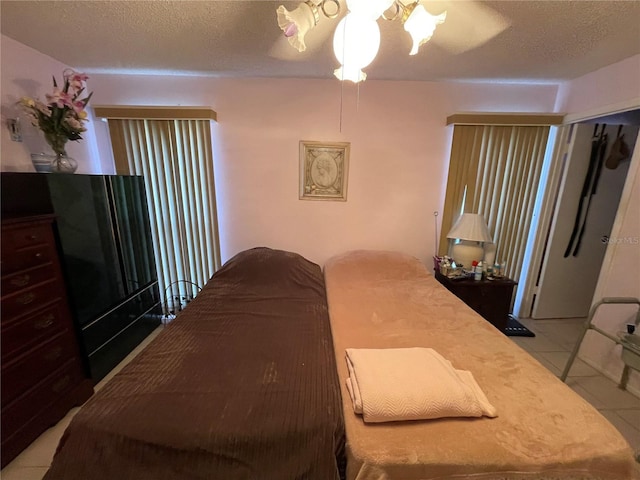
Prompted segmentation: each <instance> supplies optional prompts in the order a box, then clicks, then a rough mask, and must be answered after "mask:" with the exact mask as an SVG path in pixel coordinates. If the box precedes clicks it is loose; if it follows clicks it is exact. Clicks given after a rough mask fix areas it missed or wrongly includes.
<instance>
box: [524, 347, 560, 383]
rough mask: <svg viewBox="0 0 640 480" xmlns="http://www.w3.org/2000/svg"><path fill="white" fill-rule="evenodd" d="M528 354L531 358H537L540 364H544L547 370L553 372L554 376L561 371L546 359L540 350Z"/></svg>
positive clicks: (558, 374)
mask: <svg viewBox="0 0 640 480" xmlns="http://www.w3.org/2000/svg"><path fill="white" fill-rule="evenodd" d="M529 354H530V355H531V356H532V357H533V358H535V359H536V360H538V361H539V362H540V363H541V364H542V366H544V367H545V368H546V369H547V370H549V371H550V372H551V373H553V374H554V375H555V376H556V377H559V376H560V374H561V373H562V370H560V369H559V368H558V367H556V366H555V365H554V364H553V363H551V362H550V361H549V360H547V359H546V358H545V357H544V356H543V354H542V352H529Z"/></svg>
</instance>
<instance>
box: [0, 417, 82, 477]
mask: <svg viewBox="0 0 640 480" xmlns="http://www.w3.org/2000/svg"><path fill="white" fill-rule="evenodd" d="M79 410H80V408H79V407H76V408H73V409H71V410H70V411H69V413H67V415H66V416H65V417H64V418H63V419H62V420H60V421H59V422H58V423H57V424H56V425H55V426H53V427H51V428H50V429H48V430H46V431H45V432H44V433H43V434H42V435H40V436H39V437H38V439H37V440H36V441H35V442H33V443H32V444H31V445H29V446H28V447H27V448H26V449H25V450H23V451H22V453H20V455H18V456H17V457H16V458H15V459H14V460H13V461H12V462H11V463H12V464H15V465H16V466H22V467H47V468H48V467H49V465H51V460H52V459H53V454H54V453H55V451H56V448H57V447H58V442H60V438H61V437H62V434H63V433H64V431H65V430H66V429H67V426H68V425H69V423H70V422H71V419H72V418H73V417H74V415H75V414H76V413H77V412H78V411H79ZM3 479H4V471H3Z"/></svg>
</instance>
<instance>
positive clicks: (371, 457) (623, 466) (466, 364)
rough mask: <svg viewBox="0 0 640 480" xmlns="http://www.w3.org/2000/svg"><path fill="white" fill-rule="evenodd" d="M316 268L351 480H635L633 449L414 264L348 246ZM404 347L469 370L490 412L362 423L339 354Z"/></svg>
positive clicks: (412, 260)
mask: <svg viewBox="0 0 640 480" xmlns="http://www.w3.org/2000/svg"><path fill="white" fill-rule="evenodd" d="M324 273H325V283H326V288H327V299H328V303H329V314H330V320H331V328H332V333H333V341H334V347H335V348H334V350H335V354H336V360H337V362H338V374H339V377H340V383H341V388H342V401H343V409H344V413H345V424H346V436H347V479H348V480H400V479H402V480H418V479H419V480H427V479H429V480H431V479H461V478H471V479H483V480H486V479H501V480H503V479H514V480H516V479H518V480H520V479H541V480H542V479H554V480H566V479H616V480H621V479H632V478H638V474H637V470H636V464H635V462H634V458H633V452H632V451H631V448H630V447H629V445H628V444H627V442H626V441H625V440H624V438H623V437H622V436H621V435H620V434H619V433H618V431H617V430H616V429H615V428H614V427H613V426H612V425H611V424H610V423H609V422H608V421H607V420H606V419H605V418H604V417H603V416H602V415H601V414H600V413H599V412H598V411H597V410H596V409H595V408H593V407H592V406H591V405H589V404H588V403H587V402H586V401H585V400H583V399H582V398H581V397H580V396H579V395H577V394H576V393H574V392H573V390H571V389H570V388H569V387H568V386H566V385H565V384H563V383H562V382H561V381H560V380H559V379H558V378H556V377H555V376H554V375H553V374H552V373H550V372H549V371H548V370H547V369H546V368H544V367H543V366H542V365H540V364H539V363H538V362H537V361H536V360H535V359H534V358H533V357H531V356H530V355H529V354H527V353H526V352H525V351H524V350H522V349H521V348H520V347H518V346H517V345H516V344H515V343H514V342H513V341H512V340H510V339H509V338H508V337H506V336H504V335H503V334H502V333H501V332H499V331H498V330H497V329H495V328H494V327H493V326H492V325H491V324H490V323H489V322H487V321H485V320H484V319H483V318H481V317H480V316H479V315H477V314H476V313H475V312H474V311H473V310H471V309H470V308H468V307H467V306H466V305H465V304H464V303H462V302H461V301H460V300H459V299H458V298H457V297H455V296H454V295H453V294H451V293H450V292H449V291H448V290H446V289H445V288H444V287H442V286H441V285H440V284H439V283H438V282H437V280H436V279H435V278H434V277H433V276H432V275H431V274H430V273H429V272H428V270H427V269H426V267H425V266H424V265H422V264H421V262H420V261H419V260H417V259H415V258H413V257H410V256H407V255H403V254H400V253H394V252H371V251H355V252H349V253H347V254H344V255H340V256H337V257H334V258H332V259H330V260H329V261H328V262H327V264H326V265H325V268H324ZM408 347H427V348H430V349H433V350H434V351H436V352H437V353H438V354H440V355H441V356H442V357H444V358H446V359H447V360H448V361H450V362H451V364H452V365H453V367H454V368H456V369H461V370H464V371H469V372H470V373H471V374H472V375H473V377H474V378H475V380H476V381H477V383H478V385H479V386H480V388H481V389H482V391H483V392H484V394H486V397H487V399H488V400H489V402H490V403H491V404H492V405H493V406H495V409H496V412H497V417H495V418H488V417H478V418H441V419H435V420H412V421H394V422H383V423H365V422H364V421H363V417H362V416H360V415H357V414H355V413H354V405H353V404H352V402H351V398H350V395H349V392H348V391H347V388H346V380H347V378H348V376H349V372H348V368H347V363H346V361H345V351H346V349H387V348H401V349H402V348H408ZM416 368H418V367H416Z"/></svg>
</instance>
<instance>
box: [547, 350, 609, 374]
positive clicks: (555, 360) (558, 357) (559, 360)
mask: <svg viewBox="0 0 640 480" xmlns="http://www.w3.org/2000/svg"><path fill="white" fill-rule="evenodd" d="M539 354H540V356H541V357H542V358H544V359H545V360H547V361H548V362H550V363H551V364H552V365H553V366H555V367H556V368H557V369H558V370H560V372H563V371H564V369H565V367H566V365H567V362H568V361H569V357H570V356H571V354H570V353H569V352H540V353H539ZM569 375H571V376H572V377H594V376H598V375H601V374H600V372H598V371H597V370H596V369H595V368H592V367H590V366H589V365H587V364H586V363H585V362H583V361H582V360H580V359H579V358H576V359H575V360H574V361H573V364H572V365H571V370H569Z"/></svg>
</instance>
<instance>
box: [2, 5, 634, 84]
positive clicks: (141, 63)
mask: <svg viewBox="0 0 640 480" xmlns="http://www.w3.org/2000/svg"><path fill="white" fill-rule="evenodd" d="M341 2H342V3H343V5H344V0H341ZM405 3H408V2H405ZM422 3H423V4H424V5H425V7H426V8H427V9H428V10H429V11H430V12H431V13H434V14H437V13H440V12H442V11H443V10H447V11H448V15H447V21H446V22H445V23H444V24H443V25H440V26H439V27H438V28H437V29H436V32H435V34H434V36H433V38H432V39H431V41H430V42H428V43H427V44H425V45H423V46H422V47H421V49H420V52H419V53H418V54H417V55H415V56H411V57H410V56H409V55H408V51H409V49H410V39H409V36H408V34H407V33H406V32H404V30H403V28H402V25H400V23H399V22H397V21H393V22H390V21H384V20H382V19H381V20H379V21H378V23H379V25H380V29H381V46H380V51H379V53H378V56H377V58H376V59H375V60H374V62H373V63H372V64H371V65H370V66H369V67H368V68H367V69H366V72H367V73H368V75H369V78H370V79H385V80H434V81H435V80H454V79H459V80H488V79H492V80H493V79H495V80H522V81H526V80H529V81H530V80H536V81H556V80H565V79H571V78H575V77H578V76H581V75H584V74H585V73H588V72H591V71H594V70H596V69H598V68H601V67H604V66H607V65H610V64H612V63H615V62H618V61H620V60H622V59H625V58H627V57H630V56H632V55H635V54H638V53H640V1H614V0H605V1H584V0H583V1H569V0H560V1H552V0H546V1H541V0H537V1H533V0H530V1H518V0H513V1H504V0H498V1H480V0H476V1H471V0H450V1H434V0H422ZM280 4H284V5H285V6H287V7H288V8H289V9H293V8H294V7H295V5H296V4H297V3H296V2H289V1H286V2H272V1H243V0H236V1H57V2H52V1H5V0H2V2H1V3H0V8H1V11H0V16H1V21H2V24H1V29H2V33H3V34H4V35H7V36H9V37H11V38H13V39H15V40H17V41H19V42H21V43H23V44H26V45H28V46H30V47H33V48H35V49H36V50H39V51H40V52H43V53H45V54H47V55H50V56H51V57H53V58H56V59H57V60H60V61H61V62H64V63H66V64H68V65H71V66H73V67H76V68H78V69H83V70H86V71H88V72H122V71H130V72H155V73H157V72H162V73H169V72H173V73H176V72H183V73H198V74H207V75H223V76H254V77H313V78H328V77H330V76H331V74H332V72H333V70H334V69H335V68H336V67H337V62H336V60H335V58H334V57H333V52H332V45H331V35H332V32H333V30H334V28H335V25H336V23H337V20H329V19H326V18H322V20H321V22H320V24H319V25H318V26H317V27H316V28H315V29H314V30H312V31H311V32H310V33H309V34H308V35H307V44H308V45H309V49H308V51H307V52H305V53H304V54H299V53H297V52H296V51H295V50H293V48H292V47H290V46H289V45H288V44H287V43H286V40H284V38H283V37H282V35H281V31H280V29H279V28H278V26H277V22H276V14H275V9H276V7H277V6H278V5H280ZM343 11H344V10H343Z"/></svg>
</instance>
